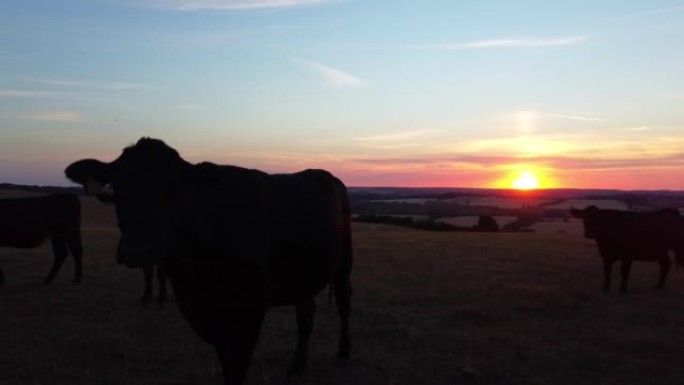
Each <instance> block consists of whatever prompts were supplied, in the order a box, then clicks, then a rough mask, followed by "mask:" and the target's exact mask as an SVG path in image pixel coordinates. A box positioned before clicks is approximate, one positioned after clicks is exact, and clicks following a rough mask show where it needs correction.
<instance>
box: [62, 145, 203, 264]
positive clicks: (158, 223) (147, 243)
mask: <svg viewBox="0 0 684 385" xmlns="http://www.w3.org/2000/svg"><path fill="white" fill-rule="evenodd" d="M189 167H191V165H190V164H189V163H187V162H185V161H184V160H183V159H182V158H181V157H180V155H178V152H176V150H174V149H173V148H171V147H169V146H167V145H166V144H165V143H164V142H162V141H161V140H158V139H150V138H142V139H140V140H139V141H138V142H137V143H136V144H135V145H132V146H130V147H127V148H126V149H124V151H123V153H122V154H121V155H120V156H119V157H118V158H117V159H116V160H114V161H112V162H110V163H105V162H101V161H99V160H95V159H83V160H79V161H77V162H74V163H72V164H71V165H69V166H68V167H67V168H66V170H65V173H66V176H67V178H69V179H70V180H72V181H74V182H76V183H80V184H81V185H83V187H84V188H85V190H86V192H87V193H88V194H89V195H95V196H98V198H99V199H100V200H103V201H111V202H112V203H114V206H115V210H116V218H117V222H118V226H119V230H120V231H121V238H120V240H119V247H118V251H117V260H118V261H119V262H120V263H124V264H126V265H127V266H131V267H133V266H140V265H143V264H145V263H147V262H150V261H154V260H155V259H158V258H161V257H163V256H164V250H165V247H164V245H165V242H167V241H168V236H169V234H168V232H169V223H170V215H171V210H172V202H173V198H174V196H175V195H176V194H177V192H178V191H179V190H180V188H181V186H182V182H183V176H184V174H185V173H186V172H187V171H186V170H187V169H188V168H189ZM106 185H109V186H110V187H111V190H112V192H113V193H112V194H102V193H101V192H100V191H101V188H102V187H103V186H106Z"/></svg>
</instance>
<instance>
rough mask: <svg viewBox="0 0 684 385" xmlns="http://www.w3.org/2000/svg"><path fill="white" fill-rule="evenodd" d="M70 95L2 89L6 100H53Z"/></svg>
mask: <svg viewBox="0 0 684 385" xmlns="http://www.w3.org/2000/svg"><path fill="white" fill-rule="evenodd" d="M65 95H68V94H67V93H64V92H52V91H33V90H32V91H26V90H13V89H0V97H6V98H53V97H59V96H65Z"/></svg>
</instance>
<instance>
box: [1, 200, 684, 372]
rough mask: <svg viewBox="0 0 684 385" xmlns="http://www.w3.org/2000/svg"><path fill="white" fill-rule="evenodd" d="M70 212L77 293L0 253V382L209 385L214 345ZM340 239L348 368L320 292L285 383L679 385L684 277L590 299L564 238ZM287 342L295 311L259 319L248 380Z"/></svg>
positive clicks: (647, 267) (365, 234)
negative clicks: (351, 253) (349, 265)
mask: <svg viewBox="0 0 684 385" xmlns="http://www.w3.org/2000/svg"><path fill="white" fill-rule="evenodd" d="M82 202H83V208H84V224H83V235H84V242H85V253H86V254H85V261H84V269H85V270H84V282H83V283H82V284H81V285H76V284H73V283H71V282H70V280H71V278H72V274H73V263H72V261H70V260H69V261H67V263H66V265H65V266H64V268H63V271H61V272H60V274H59V275H58V276H57V279H56V281H55V282H54V283H53V284H52V285H51V286H45V285H43V284H42V279H43V277H44V275H45V273H46V272H47V270H48V268H49V264H50V261H51V258H52V257H51V252H50V250H49V247H48V246H47V245H45V246H42V247H40V248H38V249H35V250H29V251H22V250H15V249H6V248H3V249H0V264H1V265H2V268H3V270H4V271H5V275H6V280H7V282H6V284H5V286H4V287H0V384H2V385H15V384H16V385H20V384H22V385H23V384H36V385H38V384H41V385H42V384H50V385H53V384H55V385H62V384H64V385H66V384H70V385H73V384H75V385H105V384H106V385H113V384H127V385H129V384H130V385H143V384H145V385H147V384H163V385H181V384H215V385H218V384H220V383H221V378H220V372H219V368H218V364H217V362H216V360H215V355H214V351H213V350H212V349H211V348H210V347H209V346H208V345H206V344H204V343H203V342H202V341H201V340H200V339H199V338H198V337H197V336H196V335H195V334H194V333H193V332H192V330H190V327H189V325H188V324H187V323H186V322H185V321H184V320H183V319H182V317H181V316H180V314H179V312H178V309H177V307H176V305H175V303H174V302H171V303H170V304H168V306H167V307H166V308H164V309H159V308H157V307H156V306H152V307H149V308H141V307H140V306H139V304H138V299H139V296H140V292H141V288H142V277H141V275H142V273H141V272H140V271H137V270H130V269H126V268H124V267H121V266H118V265H116V264H115V262H114V251H115V246H116V241H117V238H118V231H117V230H116V228H115V226H114V216H113V212H112V209H111V207H110V206H104V205H101V204H99V203H98V202H96V201H95V200H94V199H92V198H83V199H82ZM556 224H557V225H561V224H562V222H558V223H554V224H553V225H556ZM545 225H551V223H546V224H545ZM566 225H568V226H574V228H575V229H579V228H580V227H578V226H579V223H578V222H577V221H574V222H569V223H566ZM353 230H354V239H355V252H356V261H355V267H354V273H353V285H354V290H355V292H354V297H353V306H354V307H353V314H352V317H353V318H352V338H353V343H354V348H353V352H352V358H351V359H350V361H349V362H348V363H346V364H340V363H339V362H338V361H337V360H335V359H334V358H333V354H334V352H335V348H336V340H337V335H338V334H337V330H338V324H337V317H336V311H335V309H334V308H332V307H330V306H329V304H328V297H327V295H328V293H327V292H325V293H322V294H321V296H320V298H318V310H317V318H316V322H315V327H314V333H313V336H312V342H311V357H310V367H309V369H308V371H307V372H306V373H305V374H304V375H303V376H301V377H300V378H298V379H297V381H296V384H305V385H308V384H331V385H342V384H361V385H364V384H368V385H371V384H372V385H377V384H387V385H390V384H391V385H404V384H406V385H409V384H411V385H413V384H426V385H427V384H430V385H433V384H436V385H452V384H521V385H522V384H534V385H541V384H549V385H559V384H563V385H564V384H567V385H578V384H616V385H617V384H622V385H625V384H626V385H631V384H634V385H637V384H649V385H652V384H672V385H675V384H684V371H683V370H682V357H684V333H682V332H681V325H682V322H683V321H682V320H684V274H681V273H679V274H678V273H677V272H675V271H673V272H672V275H671V276H670V278H669V281H668V284H667V288H666V290H665V291H664V292H655V291H653V290H652V289H651V287H652V285H653V284H654V283H655V281H656V276H657V266H656V265H654V264H647V263H635V264H634V266H633V272H632V279H631V282H630V285H631V287H630V292H629V293H628V294H626V295H619V294H617V293H616V292H615V288H616V285H615V283H617V282H619V281H618V279H617V273H618V272H619V268H617V269H615V270H616V271H615V272H614V274H615V275H616V276H615V280H616V281H615V282H614V288H613V291H612V292H611V293H603V292H601V291H600V289H599V287H600V285H601V264H600V260H599V259H598V257H597V251H596V248H595V246H594V244H593V243H592V242H591V241H588V240H585V239H583V238H582V236H581V234H579V233H577V234H576V233H569V232H564V233H558V232H555V231H550V232H535V233H470V232H456V233H437V232H425V231H418V230H411V229H407V228H399V227H392V226H385V225H376V224H363V223H354V227H353ZM295 339H296V337H295V320H294V311H293V310H292V309H290V308H279V309H274V310H272V311H271V312H269V314H268V315H267V317H266V321H265V324H264V328H263V332H262V334H261V338H260V340H259V343H258V346H257V349H256V352H255V358H254V361H253V364H252V366H251V369H250V373H249V379H248V384H253V385H256V384H282V383H284V373H285V371H286V369H287V367H288V365H289V363H290V360H291V358H292V354H293V352H294V345H295Z"/></svg>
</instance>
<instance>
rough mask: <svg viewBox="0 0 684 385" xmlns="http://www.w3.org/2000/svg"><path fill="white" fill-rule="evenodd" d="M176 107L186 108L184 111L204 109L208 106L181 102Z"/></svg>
mask: <svg viewBox="0 0 684 385" xmlns="http://www.w3.org/2000/svg"><path fill="white" fill-rule="evenodd" d="M176 108H177V109H179V110H186V111H206V110H208V108H207V107H206V106H202V105H199V104H182V105H180V106H176Z"/></svg>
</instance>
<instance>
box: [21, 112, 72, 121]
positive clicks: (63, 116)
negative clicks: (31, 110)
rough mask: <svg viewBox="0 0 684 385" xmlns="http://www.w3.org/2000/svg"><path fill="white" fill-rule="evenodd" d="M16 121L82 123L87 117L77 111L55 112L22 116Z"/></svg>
mask: <svg viewBox="0 0 684 385" xmlns="http://www.w3.org/2000/svg"><path fill="white" fill-rule="evenodd" d="M16 119H18V120H33V121H39V122H80V121H83V120H85V117H84V116H83V115H82V114H81V113H79V112H75V111H55V112H46V113H37V114H31V115H22V116H19V117H17V118H16Z"/></svg>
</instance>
